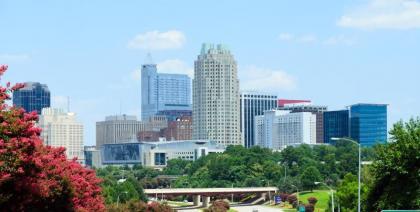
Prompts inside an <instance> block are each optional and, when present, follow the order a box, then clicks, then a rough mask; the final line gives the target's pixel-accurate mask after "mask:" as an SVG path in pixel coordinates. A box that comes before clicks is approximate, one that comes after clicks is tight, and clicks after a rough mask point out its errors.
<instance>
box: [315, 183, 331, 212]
mask: <svg viewBox="0 0 420 212" xmlns="http://www.w3.org/2000/svg"><path fill="white" fill-rule="evenodd" d="M314 184H315V185H318V184H324V185H325V186H327V188H329V189H330V191H331V200H332V201H331V208H332V212H334V190H333V189H332V188H331V187H329V186H328V185H327V184H325V183H323V182H314Z"/></svg>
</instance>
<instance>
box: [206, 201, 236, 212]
mask: <svg viewBox="0 0 420 212" xmlns="http://www.w3.org/2000/svg"><path fill="white" fill-rule="evenodd" d="M229 209H230V206H229V203H227V202H226V201H224V200H215V201H214V202H213V204H212V205H211V206H210V207H209V208H208V209H207V210H206V211H207V212H226V211H228V210H229Z"/></svg>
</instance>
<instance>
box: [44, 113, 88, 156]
mask: <svg viewBox="0 0 420 212" xmlns="http://www.w3.org/2000/svg"><path fill="white" fill-rule="evenodd" d="M39 126H40V127H41V129H42V132H41V137H42V139H43V142H44V144H45V145H48V146H53V147H64V148H66V155H67V158H68V159H73V158H74V157H77V161H78V162H79V163H84V150H83V125H82V123H80V122H79V121H77V119H76V114H75V113H65V112H64V111H63V110H62V109H56V108H43V109H42V112H41V115H40V116H39Z"/></svg>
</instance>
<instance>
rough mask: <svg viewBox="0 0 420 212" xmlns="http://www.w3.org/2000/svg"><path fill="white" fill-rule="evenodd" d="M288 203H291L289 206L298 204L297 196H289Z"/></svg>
mask: <svg viewBox="0 0 420 212" xmlns="http://www.w3.org/2000/svg"><path fill="white" fill-rule="evenodd" d="M287 202H289V204H291V205H295V204H296V203H297V197H296V195H294V194H293V195H289V196H288V197H287Z"/></svg>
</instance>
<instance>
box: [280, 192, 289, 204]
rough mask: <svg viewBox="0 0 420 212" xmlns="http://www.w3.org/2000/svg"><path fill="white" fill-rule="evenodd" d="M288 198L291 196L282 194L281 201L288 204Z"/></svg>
mask: <svg viewBox="0 0 420 212" xmlns="http://www.w3.org/2000/svg"><path fill="white" fill-rule="evenodd" d="M288 197H289V194H286V193H281V194H280V198H281V201H283V202H286V201H287V199H288Z"/></svg>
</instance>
